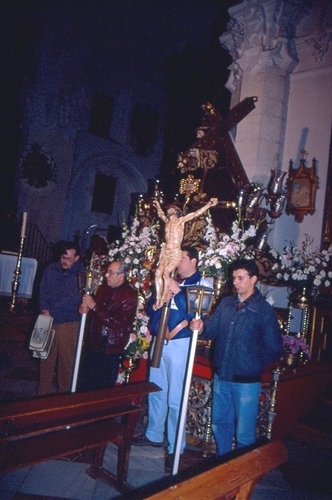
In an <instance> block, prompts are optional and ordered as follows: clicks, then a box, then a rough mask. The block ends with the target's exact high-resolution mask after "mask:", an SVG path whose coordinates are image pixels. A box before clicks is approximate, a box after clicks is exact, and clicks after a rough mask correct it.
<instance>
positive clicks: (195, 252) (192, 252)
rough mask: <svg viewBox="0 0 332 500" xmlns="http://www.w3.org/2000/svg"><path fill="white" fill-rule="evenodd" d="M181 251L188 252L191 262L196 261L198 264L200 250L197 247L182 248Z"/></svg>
mask: <svg viewBox="0 0 332 500" xmlns="http://www.w3.org/2000/svg"><path fill="white" fill-rule="evenodd" d="M181 250H182V252H187V254H188V257H189V259H190V260H192V259H196V261H197V264H198V259H199V256H198V250H197V248H196V247H190V246H183V247H181Z"/></svg>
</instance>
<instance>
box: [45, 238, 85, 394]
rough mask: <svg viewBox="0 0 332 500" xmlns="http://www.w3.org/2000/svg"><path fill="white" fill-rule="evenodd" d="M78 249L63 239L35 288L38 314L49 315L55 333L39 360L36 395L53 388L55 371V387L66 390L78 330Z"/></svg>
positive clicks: (72, 363)
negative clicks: (37, 294) (55, 260)
mask: <svg viewBox="0 0 332 500" xmlns="http://www.w3.org/2000/svg"><path fill="white" fill-rule="evenodd" d="M81 269H84V266H83V264H82V263H81V261H80V250H79V248H78V246H77V245H76V244H75V243H72V242H69V243H63V245H62V247H61V249H60V260H59V261H58V262H54V263H52V264H50V265H49V266H47V268H46V269H45V271H44V274H43V277H42V280H41V283H40V289H39V309H40V314H45V315H46V316H51V317H52V318H53V330H54V331H55V336H54V340H53V344H52V347H51V350H50V354H49V356H48V358H47V359H44V360H41V361H40V377H39V384H38V388H37V394H38V395H39V396H41V395H44V394H49V393H51V392H53V377H54V372H55V370H56V373H57V391H58V392H59V393H62V392H69V391H70V386H71V381H72V376H73V369H74V361H75V353H76V344H77V337H78V331H79V313H78V307H79V304H80V302H81V298H82V295H81V293H80V291H79V289H78V276H77V273H78V271H79V270H81Z"/></svg>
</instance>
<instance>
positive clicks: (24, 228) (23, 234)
mask: <svg viewBox="0 0 332 500" xmlns="http://www.w3.org/2000/svg"><path fill="white" fill-rule="evenodd" d="M27 218H28V212H23V217H22V227H21V238H25V233H26V228H27Z"/></svg>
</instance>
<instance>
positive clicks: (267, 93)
mask: <svg viewBox="0 0 332 500" xmlns="http://www.w3.org/2000/svg"><path fill="white" fill-rule="evenodd" d="M307 3H308V2H307V1H303V2H302V3H301V5H299V2H295V1H293V0H290V1H288V2H280V1H278V0H254V1H249V0H246V1H244V2H242V3H241V4H240V5H237V6H235V7H232V8H231V9H230V10H229V13H230V16H231V20H230V22H229V24H228V31H227V33H225V34H223V35H222V36H221V37H220V42H221V44H222V45H223V47H224V48H226V49H227V50H228V51H229V52H230V54H231V55H232V57H233V62H232V64H231V66H230V67H229V69H230V76H229V79H228V81H227V83H226V87H227V88H228V89H229V90H230V91H231V92H232V100H231V107H233V106H234V105H235V104H237V103H238V102H239V101H241V100H242V99H244V98H245V97H249V96H257V98H258V101H257V105H256V109H255V110H254V111H252V112H251V113H250V114H249V115H248V116H247V117H246V118H245V120H243V121H242V122H241V123H240V124H239V125H238V127H237V130H236V140H235V142H236V148H237V151H238V153H239V155H240V158H241V160H242V163H243V166H244V168H245V170H246V172H247V174H248V177H249V179H250V180H251V181H253V182H262V183H263V184H264V185H266V183H267V181H268V179H269V177H270V169H272V168H278V169H283V168H285V166H284V165H282V157H283V145H284V139H285V129H286V119H287V105H288V99H289V85H290V82H289V80H290V79H289V75H290V73H291V72H292V71H293V70H294V68H295V67H296V66H297V64H298V59H297V54H296V48H295V42H294V36H295V31H296V26H297V24H298V23H299V22H300V20H302V19H303V16H305V15H307V13H308V9H307V7H306V4H307Z"/></svg>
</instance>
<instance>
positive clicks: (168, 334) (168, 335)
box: [165, 319, 188, 340]
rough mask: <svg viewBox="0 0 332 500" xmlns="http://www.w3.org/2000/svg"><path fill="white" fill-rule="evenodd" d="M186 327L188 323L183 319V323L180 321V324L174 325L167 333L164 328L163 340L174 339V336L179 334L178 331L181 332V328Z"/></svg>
mask: <svg viewBox="0 0 332 500" xmlns="http://www.w3.org/2000/svg"><path fill="white" fill-rule="evenodd" d="M186 326H188V321H187V320H186V319H184V320H183V321H181V323H179V324H178V325H176V326H175V327H174V328H173V330H171V331H169V329H168V327H167V328H166V334H165V339H166V340H172V338H173V337H175V335H176V334H177V333H179V331H180V330H182V329H183V328H185V327H186Z"/></svg>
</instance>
